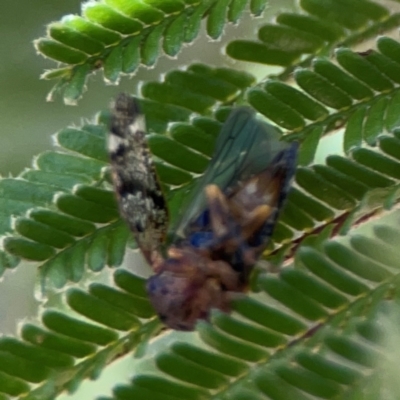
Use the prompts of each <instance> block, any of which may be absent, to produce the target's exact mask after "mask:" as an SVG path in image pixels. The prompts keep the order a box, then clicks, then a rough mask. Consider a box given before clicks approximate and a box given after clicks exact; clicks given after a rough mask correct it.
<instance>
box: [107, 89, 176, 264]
mask: <svg viewBox="0 0 400 400" xmlns="http://www.w3.org/2000/svg"><path fill="white" fill-rule="evenodd" d="M111 112H112V115H111V124H110V133H109V138H108V150H109V154H110V159H111V165H112V177H113V183H114V187H115V191H116V193H117V199H118V204H119V208H120V211H121V214H122V216H123V217H124V218H125V220H126V222H127V223H128V225H129V227H130V229H131V230H132V232H133V234H134V236H135V239H136V241H137V244H138V246H139V248H140V249H141V251H142V253H143V255H144V256H145V258H146V259H147V261H148V262H149V263H150V264H153V265H154V263H155V262H156V260H158V259H159V258H160V254H161V252H160V247H161V244H162V243H163V241H164V237H165V234H166V231H167V226H168V212H167V205H166V201H165V199H164V195H163V193H162V189H161V186H160V183H159V181H158V178H157V174H156V171H155V168H154V165H153V161H152V158H151V154H150V151H149V148H148V145H147V141H146V135H145V128H146V127H145V120H144V116H143V114H141V113H140V110H139V107H138V104H137V102H136V101H135V99H134V98H133V97H131V96H129V95H127V94H120V95H119V96H118V97H117V98H116V100H115V103H114V105H113V107H112V109H111Z"/></svg>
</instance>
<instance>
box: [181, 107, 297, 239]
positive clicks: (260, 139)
mask: <svg viewBox="0 0 400 400" xmlns="http://www.w3.org/2000/svg"><path fill="white" fill-rule="evenodd" d="M279 137H280V134H279V131H278V130H277V129H276V128H275V127H274V126H272V125H269V124H267V123H265V122H262V121H259V120H258V119H256V117H255V113H254V111H252V110H251V109H249V108H245V107H240V108H238V109H236V110H234V111H232V112H231V114H230V115H229V117H228V119H227V121H226V122H225V123H224V125H223V127H222V129H221V133H220V134H219V136H218V139H217V142H216V147H215V152H214V155H213V158H212V160H211V162H210V165H209V167H208V168H207V170H206V172H205V173H204V175H203V177H202V178H200V180H199V181H198V183H197V185H196V187H195V188H194V189H193V191H192V194H191V196H190V200H189V201H188V202H187V207H185V208H184V209H185V211H184V213H183V214H182V216H181V218H180V219H179V221H178V224H177V225H176V226H177V228H176V229H175V232H174V233H175V235H177V236H178V238H179V237H180V238H187V237H190V235H193V233H194V232H196V233H198V232H199V231H200V232H203V239H204V238H205V240H207V236H211V235H212V232H211V231H212V229H211V226H210V221H209V218H208V212H207V200H206V196H205V191H204V189H205V187H206V186H207V185H210V184H215V185H217V186H218V187H219V188H220V189H221V190H222V191H223V192H224V193H228V194H229V192H230V191H231V190H233V189H234V188H236V187H237V186H238V185H239V184H241V183H243V182H246V181H247V180H248V179H250V178H251V177H252V176H255V175H257V174H259V173H260V172H262V171H264V170H265V169H267V168H268V166H269V165H270V164H271V163H272V162H273V161H274V160H275V159H276V158H277V156H278V155H279V154H280V153H282V151H284V150H285V149H287V148H289V147H290V145H289V144H288V143H285V142H280V141H279ZM291 162H292V164H294V163H295V160H292V161H291Z"/></svg>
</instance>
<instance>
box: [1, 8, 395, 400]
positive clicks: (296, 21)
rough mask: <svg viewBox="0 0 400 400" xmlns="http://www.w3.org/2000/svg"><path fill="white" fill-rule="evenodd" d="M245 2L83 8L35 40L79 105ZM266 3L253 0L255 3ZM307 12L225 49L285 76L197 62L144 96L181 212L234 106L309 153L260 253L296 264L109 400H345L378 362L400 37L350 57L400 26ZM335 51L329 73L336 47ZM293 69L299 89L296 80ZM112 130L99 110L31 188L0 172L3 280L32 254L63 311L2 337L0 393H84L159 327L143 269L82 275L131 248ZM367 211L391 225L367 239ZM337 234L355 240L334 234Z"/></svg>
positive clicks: (160, 164)
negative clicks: (339, 150)
mask: <svg viewBox="0 0 400 400" xmlns="http://www.w3.org/2000/svg"><path fill="white" fill-rule="evenodd" d="M247 3H248V2H247V0H232V1H222V0H220V1H209V2H207V1H205V2H196V1H187V0H185V1H183V2H182V1H175V0H174V1H172V0H169V1H159V0H147V1H146V2H144V1H143V2H140V3H139V2H124V1H119V0H104V1H98V2H89V3H87V4H86V5H85V6H84V7H83V16H82V17H81V16H72V17H67V18H65V19H64V20H63V21H62V22H61V23H57V24H54V25H50V27H49V37H48V38H46V39H40V40H39V42H38V44H37V46H38V47H39V48H40V50H41V51H43V53H44V54H46V55H47V56H50V57H53V58H54V59H55V60H58V61H61V62H64V63H65V64H66V66H63V67H61V68H60V69H58V70H55V71H53V72H52V73H50V74H48V77H49V76H50V75H51V76H52V77H57V76H58V77H63V78H62V80H61V81H60V83H59V84H58V85H59V86H58V87H57V89H56V90H63V91H64V92H63V93H64V97H65V98H66V99H67V102H73V101H75V100H76V99H77V98H79V96H80V95H81V93H82V90H83V88H84V85H85V81H86V77H87V75H88V74H89V73H90V72H91V71H93V70H94V68H98V67H101V66H103V68H104V75H105V77H106V79H107V80H108V81H116V80H118V77H119V75H120V73H121V72H123V73H132V72H133V71H134V70H135V69H136V67H137V66H138V65H139V64H140V63H142V64H145V65H151V64H153V63H154V62H155V60H156V59H157V57H158V54H159V47H158V45H159V43H160V39H162V46H163V51H164V52H165V53H167V54H170V55H172V54H173V50H174V49H175V50H179V48H180V46H181V45H182V43H184V41H191V40H193V39H194V37H195V36H196V35H197V32H198V26H199V25H198V24H199V22H200V21H201V19H202V18H203V17H207V24H208V25H207V29H208V34H209V35H211V36H213V37H218V36H219V35H220V33H221V29H222V28H223V25H224V23H225V22H226V20H229V21H232V22H236V21H238V18H239V16H240V14H241V12H242V11H243V10H244V8H245V6H246V5H247ZM264 3H265V2H264V1H262V0H259V1H257V0H253V1H251V2H250V8H251V10H252V12H253V13H254V14H258V13H259V12H261V10H262V8H263V6H264ZM129 5H130V7H131V8H129V9H128V8H127V7H128V6H129ZM300 6H301V8H302V10H303V11H302V13H301V14H295V13H282V14H280V15H279V16H278V17H277V19H276V23H275V24H267V25H264V26H262V27H261V28H260V29H259V31H258V32H259V40H258V41H257V42H254V43H253V44H252V43H250V42H246V47H243V46H242V44H243V43H242V42H241V41H239V40H236V41H233V42H231V43H230V44H228V46H227V54H228V55H230V56H234V57H236V58H238V59H241V60H248V61H254V62H261V63H268V64H273V65H281V66H284V70H283V73H282V74H281V75H280V76H279V77H275V79H265V80H263V81H262V82H257V81H256V79H255V77H253V76H252V75H251V74H249V73H247V72H242V71H236V70H233V69H227V68H212V67H210V66H206V65H202V64H193V65H190V66H188V67H187V68H186V69H184V70H173V71H170V72H168V73H167V74H166V75H165V76H164V78H163V80H162V81H160V82H146V83H144V84H143V85H142V86H141V92H140V97H141V98H140V99H139V101H140V106H141V108H142V110H143V112H144V113H145V115H146V119H147V126H148V129H149V135H148V139H149V144H150V147H151V150H152V153H153V155H154V159H155V164H156V168H157V170H158V173H159V176H160V179H161V182H162V185H163V187H164V189H165V193H166V195H167V196H168V199H169V206H170V208H171V212H172V214H175V213H176V210H177V209H178V208H179V207H180V199H181V198H182V197H184V196H185V194H186V189H187V188H188V187H190V186H189V185H191V183H192V182H193V181H195V180H196V179H197V178H198V176H199V174H201V173H202V172H203V171H204V169H205V168H206V166H207V165H208V162H209V159H210V157H211V155H212V151H213V147H214V143H215V139H216V137H217V135H218V133H219V131H220V128H221V126H222V123H223V122H224V120H225V119H226V118H227V115H228V114H229V112H230V110H231V109H232V107H234V105H235V104H237V103H239V104H243V103H245V104H248V105H250V106H251V107H253V108H255V109H256V110H258V111H259V112H260V113H261V114H263V115H264V116H265V117H267V118H268V119H269V120H271V121H273V122H274V123H275V124H276V125H277V126H278V127H279V128H281V130H282V133H283V134H284V138H283V140H285V138H287V139H289V140H292V139H296V140H299V141H300V142H301V148H300V153H299V167H298V170H297V173H296V177H295V183H294V185H293V189H292V191H291V193H290V196H289V198H288V201H287V204H286V206H285V209H284V211H283V213H282V216H281V218H280V221H279V223H278V225H277V227H276V229H275V233H274V237H273V241H272V243H271V245H270V247H269V248H268V251H267V253H266V258H267V260H270V261H272V262H276V263H278V264H279V262H281V261H282V260H283V259H286V260H287V264H288V265H286V266H285V268H283V269H282V270H281V271H280V272H279V273H273V272H269V273H263V272H262V271H260V272H259V273H258V274H256V275H255V277H254V281H253V282H252V290H251V293H250V294H249V296H247V297H243V298H241V299H238V300H236V301H235V302H234V305H233V306H234V312H233V313H232V314H231V315H226V314H224V313H221V312H219V311H215V312H213V315H212V318H211V321H210V323H205V322H202V323H199V325H198V327H197V331H196V332H195V333H193V334H188V336H186V338H187V339H188V340H187V341H184V342H183V341H179V340H175V341H174V342H172V344H170V345H168V346H167V347H164V348H163V349H162V350H159V351H157V352H155V353H152V356H151V357H146V354H145V357H144V359H143V360H142V361H141V362H143V363H144V364H145V366H146V368H143V372H141V373H138V374H136V375H135V376H134V377H133V378H132V381H131V383H130V384H126V383H125V384H117V385H116V386H115V388H114V390H113V395H112V396H113V397H112V398H114V399H118V400H120V399H121V400H124V399H131V398H153V399H160V398H162V399H175V400H176V399H209V398H218V399H227V398H229V399H235V400H239V399H248V398H251V399H253V398H254V399H261V398H265V397H269V398H272V399H283V398H288V397H289V398H296V399H310V398H316V399H317V398H318V399H319V398H326V399H329V398H343V397H344V396H348V397H350V396H351V393H352V392H353V391H355V390H356V389H357V387H361V386H363V385H365V382H366V380H367V379H368V378H369V377H370V376H371V374H373V373H374V371H375V369H376V366H377V362H378V361H379V359H380V358H382V351H381V350H382V349H381V338H382V334H383V332H382V331H381V329H380V326H379V325H378V324H376V323H374V322H372V321H373V320H374V317H375V316H376V315H378V314H379V312H380V306H381V305H382V304H383V303H384V302H385V301H386V302H391V301H392V300H393V299H395V298H396V297H397V296H398V294H397V286H398V285H397V282H398V270H399V267H398V258H399V257H398V250H397V248H398V239H399V236H400V233H399V232H400V231H399V228H398V224H396V221H398V218H399V216H398V212H396V211H393V212H391V213H390V214H389V216H388V217H386V218H382V217H381V216H380V214H381V213H382V211H384V210H385V209H389V208H390V207H392V206H393V205H395V204H397V203H398V199H399V194H400V191H399V180H400V174H399V171H400V169H399V165H400V145H399V143H400V133H399V132H400V131H399V117H398V115H399V113H398V105H400V101H399V99H400V97H399V88H398V87H399V83H400V82H399V76H400V74H399V71H400V45H399V43H398V41H396V40H394V39H392V38H389V37H384V36H383V37H380V38H379V39H378V40H377V44H376V49H371V50H368V51H366V52H362V53H357V52H354V51H352V50H350V49H349V48H347V47H345V46H350V45H352V44H354V43H356V42H358V41H362V40H364V39H365V38H368V37H371V36H373V35H374V34H375V32H376V31H377V30H378V29H387V28H390V27H393V26H394V25H396V24H398V16H397V15H396V14H392V15H390V14H389V12H388V10H387V9H386V8H384V7H382V6H381V5H377V4H376V3H373V2H372V1H368V0H354V1H352V2H347V1H345V0H336V1H333V0H332V1H331V0H324V1H311V0H304V1H303V0H302V1H301V2H300ZM349 7H350V8H349ZM344 10H345V11H346V12H343V11H344ZM349 10H350V11H351V12H349ZM328 11H329V12H328ZM183 26H185V27H186V29H185V30H183V29H182V27H183ZM136 29H138V30H136ZM189 39H190V40H189ZM99 43H100V44H101V46H99ZM241 43H242V44H241ZM338 44H340V47H338V48H337V49H336V50H335V52H334V56H335V57H336V62H334V61H333V60H332V59H330V58H328V56H329V55H330V52H331V51H332V50H333V49H335V48H336V47H337V45H338ZM240 46H242V47H240ZM247 46H249V47H247ZM252 46H255V48H262V49H263V52H254V48H253V47H252ZM260 46H261V47H260ZM252 48H253V50H251V52H249V51H248V49H252ZM43 49H45V51H44V50H43ZM233 50H234V51H233ZM46 52H48V53H46ZM246 52H247V53H246ZM246 54H252V58H251V59H250V58H246V57H245V56H246ZM315 54H317V55H318V57H313V56H312V55H315ZM82 55H83V56H84V58H80V57H82ZM308 55H309V56H308ZM61 56H62V57H65V60H64V59H60V57H61ZM285 60H286V61H285ZM284 61H285V62H284ZM295 67H296V68H295ZM293 71H294V73H293V82H292V84H290V85H289V84H287V83H285V82H284V79H285V77H287V76H288V74H289V73H291V72H293ZM278 78H279V79H278ZM107 121H108V115H107V112H105V113H102V114H100V115H99V116H98V118H97V119H96V121H95V122H94V123H92V124H86V125H83V126H81V127H73V128H67V129H64V130H62V131H60V132H59V133H58V134H57V135H56V144H57V147H56V149H55V150H53V151H48V152H45V153H43V154H40V155H39V156H38V157H37V158H36V159H35V162H34V166H33V167H32V168H31V169H27V170H26V171H24V172H23V173H22V174H21V175H20V176H19V177H17V178H4V179H1V180H0V204H1V206H2V207H1V213H0V233H1V235H3V250H4V251H3V252H1V253H0V272H3V271H4V270H5V269H7V268H13V267H16V266H17V265H18V262H19V260H20V259H27V260H31V261H36V262H37V263H38V265H39V270H40V277H41V280H40V283H41V285H40V289H41V294H42V295H46V294H48V293H49V292H53V291H52V290H51V289H54V288H56V289H57V290H56V293H57V296H58V297H59V303H60V306H59V307H57V306H56V305H51V306H47V307H44V308H43V309H42V311H41V315H40V317H39V318H38V319H37V320H35V321H27V322H24V323H23V324H21V327H20V337H19V338H13V337H2V338H0V396H3V398H6V399H8V398H10V397H14V398H21V399H22V398H24V399H30V400H33V399H41V400H47V399H53V398H55V397H56V396H57V395H58V394H59V393H61V392H62V391H63V390H65V389H67V390H69V391H74V390H75V389H76V388H77V387H78V386H79V384H80V383H81V382H82V380H83V379H86V378H92V379H95V378H97V377H98V376H99V374H100V373H101V371H102V370H103V369H104V368H105V366H106V365H107V364H109V363H110V362H111V361H113V360H114V359H116V358H118V357H120V356H121V355H124V354H126V353H128V352H130V351H132V350H133V349H135V348H137V347H138V346H139V347H140V345H143V343H145V342H146V341H148V339H150V338H152V337H153V336H155V335H156V334H157V332H158V331H159V330H160V328H161V324H160V323H159V321H158V319H157V317H156V315H155V312H154V310H153V309H152V307H151V306H150V304H149V302H148V300H147V295H146V292H145V289H144V279H143V278H139V277H138V276H136V275H135V274H133V273H131V272H128V271H127V270H125V269H123V268H119V269H115V270H111V271H110V279H109V281H107V282H102V283H96V282H92V283H88V282H87V275H88V274H89V275H91V276H94V275H95V274H94V273H96V272H99V271H101V270H103V269H104V268H105V267H106V266H109V267H117V266H120V265H121V263H122V260H123V258H124V255H125V251H126V247H127V244H128V243H129V242H130V239H129V238H130V234H129V232H128V229H127V227H126V225H125V223H124V222H123V221H122V220H121V219H120V217H119V214H118V210H117V207H116V202H115V199H114V195H113V191H112V188H111V184H110V179H109V169H108V164H109V162H108V157H107V153H106V146H105V139H106V135H107ZM338 127H343V129H344V139H343V150H344V152H343V155H331V156H329V157H328V158H327V160H326V163H325V164H324V165H320V164H315V162H314V157H315V153H316V149H317V146H318V144H319V142H320V139H321V138H322V137H323V136H324V135H325V134H326V133H329V132H331V131H332V130H334V129H336V128H338ZM370 216H377V218H378V217H379V220H377V221H375V222H374V223H373V224H371V225H370V227H369V230H367V232H365V231H354V229H353V225H354V224H355V223H358V222H361V221H364V220H365V219H366V218H367V217H370ZM338 232H340V233H341V234H342V235H343V236H342V237H338V238H331V237H332V236H334V235H336V234H337V233H338ZM90 272H91V273H90ZM84 279H85V280H84ZM82 280H83V282H85V283H86V285H83V284H82V282H81V281H82ZM49 289H50V290H49ZM53 295H54V294H53ZM51 304H53V303H51ZM169 334H171V333H169ZM172 335H173V334H172ZM154 354H155V355H154ZM145 371H146V372H145ZM148 371H151V372H148ZM104 398H105V397H104ZM107 398H108V399H111V397H107Z"/></svg>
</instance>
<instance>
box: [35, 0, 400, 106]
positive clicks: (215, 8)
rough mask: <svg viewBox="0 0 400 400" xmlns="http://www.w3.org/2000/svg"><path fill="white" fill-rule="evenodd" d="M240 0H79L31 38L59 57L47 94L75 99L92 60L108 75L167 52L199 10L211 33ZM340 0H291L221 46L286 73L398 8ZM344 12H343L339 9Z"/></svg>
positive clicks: (236, 13)
mask: <svg viewBox="0 0 400 400" xmlns="http://www.w3.org/2000/svg"><path fill="white" fill-rule="evenodd" d="M247 3H248V1H245V0H204V1H184V2H181V1H168V2H165V1H163V0H152V1H150V0H146V1H140V2H139V1H131V2H125V1H119V0H104V1H102V2H95V1H89V2H87V3H85V4H84V5H83V6H82V15H81V16H76V15H73V16H67V17H64V18H63V20H61V21H60V22H55V23H52V24H50V25H49V26H48V31H47V37H45V38H41V39H38V40H37V41H36V42H35V44H36V48H37V50H38V51H39V52H40V53H41V54H43V55H44V56H46V57H49V58H51V59H53V60H55V61H58V62H61V63H63V64H66V65H67V66H62V67H60V68H58V69H55V70H51V71H48V72H46V73H45V74H44V75H43V77H44V78H46V79H59V81H58V83H57V84H56V86H55V87H54V89H53V91H52V93H51V94H50V98H52V97H53V96H54V95H55V94H57V93H62V94H63V97H64V100H65V102H66V103H71V104H73V103H75V102H76V101H77V100H78V99H79V98H80V97H81V95H82V92H83V90H84V89H85V87H86V78H87V75H88V74H89V73H91V72H93V71H95V70H96V69H98V68H103V74H104V78H105V80H106V81H107V82H109V83H116V82H118V79H119V77H120V75H121V74H132V73H134V72H135V70H136V69H137V68H138V66H139V65H145V66H150V65H153V64H154V63H155V61H156V60H157V58H158V56H159V53H160V51H161V47H162V50H163V52H164V53H165V54H167V55H170V56H175V55H176V54H177V53H178V52H179V50H180V48H181V47H182V45H183V44H184V43H187V42H191V41H193V40H194V39H195V38H196V37H197V35H198V33H199V29H200V22H201V20H202V18H204V17H206V18H207V33H208V35H209V36H210V37H211V38H213V39H216V38H218V37H220V35H221V33H222V31H223V27H224V25H225V23H227V22H234V23H235V22H237V21H238V19H239V18H240V16H241V14H242V13H243V11H244V9H245V7H246V6H247ZM347 3H348V2H346V1H343V2H336V1H334V0H329V1H324V2H323V3H321V2H318V1H315V0H303V1H301V2H300V3H299V6H300V8H301V10H302V11H303V14H299V13H296V14H295V13H288V12H284V13H281V14H279V15H278V16H277V18H276V21H275V23H274V24H265V25H263V26H261V28H260V29H259V31H258V39H259V40H258V41H249V40H242V39H237V40H234V41H231V42H230V43H229V44H228V46H227V48H226V53H227V55H229V56H230V57H232V58H234V59H238V60H242V61H250V62H256V63H262V64H269V65H280V66H283V67H285V68H286V70H285V72H283V74H282V75H283V76H286V75H287V74H288V73H290V72H291V71H292V70H293V68H294V67H295V66H296V65H298V63H299V61H300V60H301V59H302V58H304V57H306V56H307V55H309V57H306V59H305V60H303V61H302V64H303V65H304V66H308V65H309V62H310V60H311V59H312V57H314V56H315V54H320V55H322V56H323V55H327V54H329V52H330V51H331V50H332V49H334V48H335V47H336V46H337V45H338V44H341V45H351V44H354V43H357V42H360V41H362V40H365V39H366V38H368V37H373V36H374V35H376V32H377V31H378V32H380V31H382V28H383V27H384V28H385V29H390V28H393V27H396V26H397V25H398V22H399V18H400V16H399V15H398V14H392V15H391V14H390V12H389V10H388V9H386V8H385V7H384V6H382V5H378V4H376V3H374V2H372V1H366V0H356V1H354V2H351V3H352V4H351V5H349V4H347ZM249 6H250V11H251V12H252V14H253V15H259V14H260V13H261V12H262V10H263V8H264V6H265V0H258V1H255V0H253V1H250V4H249ZM349 7H350V11H349ZM327 10H329V12H328V11H327ZM345 10H347V11H345ZM346 13H349V14H350V15H351V18H347V17H343V15H344V14H346Z"/></svg>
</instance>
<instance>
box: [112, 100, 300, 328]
mask: <svg viewBox="0 0 400 400" xmlns="http://www.w3.org/2000/svg"><path fill="white" fill-rule="evenodd" d="M109 152H110V158H111V164H112V172H113V182H114V186H115V190H116V193H117V197H118V203H119V207H120V211H121V214H122V216H123V217H124V218H125V219H126V221H127V223H128V225H129V227H130V229H131V230H132V232H133V234H134V236H135V239H136V241H137V244H138V246H139V248H140V249H141V251H142V253H143V255H144V256H145V258H146V260H147V261H148V263H149V264H150V265H151V266H152V268H153V270H154V272H155V274H154V275H153V276H151V277H150V278H149V280H148V282H147V291H148V294H149V297H150V301H151V303H152V304H153V306H154V308H155V309H156V311H157V312H158V315H159V317H160V319H161V320H162V321H163V322H164V323H165V324H166V325H167V326H169V327H170V328H173V329H177V330H192V329H194V326H195V323H196V321H197V320H198V319H208V317H209V313H210V310H211V309H212V308H219V309H220V310H223V311H226V312H229V311H230V303H231V299H232V298H233V297H235V296H237V295H238V294H239V293H243V292H244V291H245V290H246V289H247V286H248V281H249V276H250V273H251V271H252V269H253V266H254V265H255V263H256V262H257V260H258V258H259V257H260V256H261V254H262V252H263V250H265V247H266V246H267V244H268V242H269V240H270V237H271V235H272V232H273V229H274V225H275V223H276V220H277V218H278V215H279V212H280V210H281V208H282V206H283V203H284V200H285V198H286V196H287V194H288V191H289V189H290V185H291V180H292V178H293V175H294V171H295V164H296V154H297V143H291V144H289V143H285V142H281V141H279V133H278V131H277V129H275V128H274V127H273V126H271V125H268V124H266V123H263V122H261V121H259V120H258V119H256V117H255V115H254V112H253V111H252V110H250V109H248V108H245V107H240V108H237V109H236V110H234V111H232V112H231V114H230V116H229V117H228V119H227V121H226V122H225V124H224V125H223V126H222V129H221V132H220V134H219V136H218V139H217V142H216V146H215V151H214V156H213V157H212V159H211V162H210V165H209V167H208V169H207V170H206V172H205V173H204V175H203V176H202V178H200V179H199V181H198V182H197V185H196V186H195V188H194V189H193V190H192V193H191V195H190V196H189V200H188V202H187V206H186V207H185V208H184V211H183V212H182V215H181V217H180V218H179V219H178V222H177V223H176V224H175V226H173V227H172V228H171V227H170V228H169V226H168V225H169V217H168V211H167V205H166V200H165V198H164V196H163V193H162V190H161V187H160V183H159V181H158V179H157V175H156V172H155V168H154V166H153V163H152V159H151V155H150V152H149V149H148V146H147V144H146V138H145V121H144V116H143V115H142V114H141V113H140V111H139V108H138V106H137V103H136V101H135V100H134V99H133V98H132V97H130V96H128V95H126V94H120V95H119V96H118V97H117V98H116V100H115V103H114V105H113V107H112V118H111V128H110V135H109ZM168 229H170V231H171V236H172V239H171V243H170V244H169V245H166V236H167V231H168Z"/></svg>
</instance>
